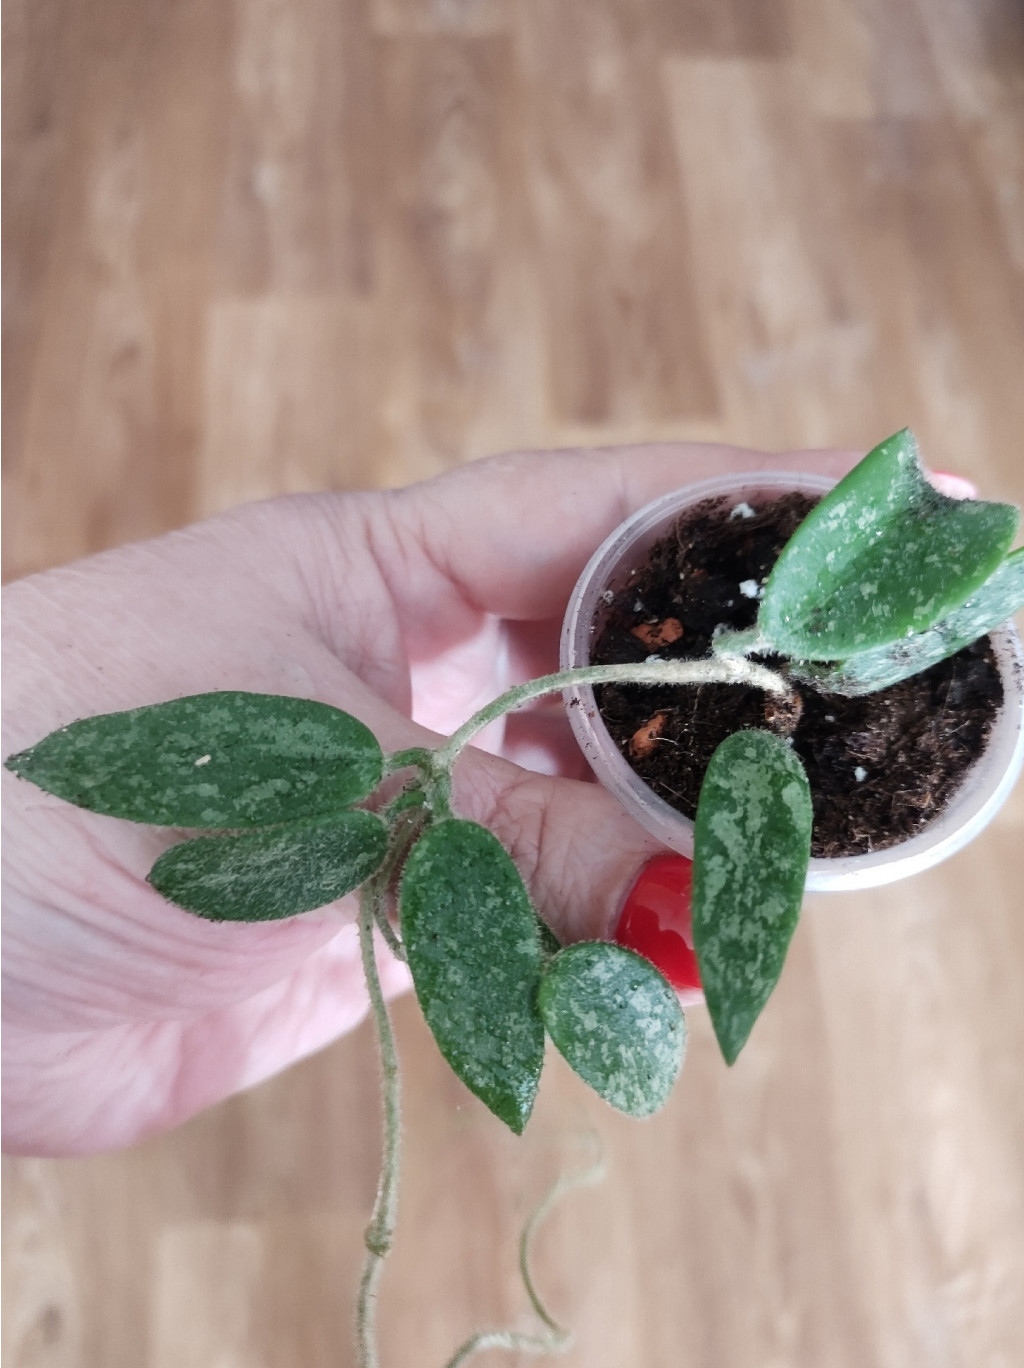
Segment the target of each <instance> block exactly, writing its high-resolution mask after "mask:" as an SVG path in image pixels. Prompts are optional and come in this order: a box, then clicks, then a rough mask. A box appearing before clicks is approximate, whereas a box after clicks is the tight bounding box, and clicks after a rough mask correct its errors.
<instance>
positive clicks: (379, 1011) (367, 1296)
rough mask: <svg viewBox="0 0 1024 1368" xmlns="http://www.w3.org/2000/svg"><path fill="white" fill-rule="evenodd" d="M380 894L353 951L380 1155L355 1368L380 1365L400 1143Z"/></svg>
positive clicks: (365, 900)
mask: <svg viewBox="0 0 1024 1368" xmlns="http://www.w3.org/2000/svg"><path fill="white" fill-rule="evenodd" d="M384 888H385V885H383V884H382V883H381V882H380V879H379V878H374V879H371V880H370V881H369V882H368V883H367V884H365V885H364V886H363V890H362V893H361V895H360V902H359V948H360V950H361V952H362V958H363V973H364V974H365V975H366V986H367V989H368V990H369V994H370V1012H371V1014H372V1016H373V1020H374V1024H375V1026H376V1028H377V1042H378V1045H379V1048H380V1065H381V1076H382V1086H381V1095H382V1100H383V1104H384V1147H383V1149H384V1152H383V1158H382V1161H381V1171H380V1180H379V1182H378V1184H377V1197H376V1200H375V1201H374V1204H373V1214H372V1216H371V1218H370V1224H369V1225H368V1226H367V1228H366V1235H365V1241H366V1262H365V1263H364V1265H363V1276H362V1280H361V1282H360V1284H359V1298H358V1301H357V1303H356V1337H357V1341H358V1347H359V1368H378V1365H379V1363H380V1358H379V1355H378V1352H377V1292H378V1284H379V1282H380V1275H381V1273H382V1271H383V1268H384V1260H385V1258H386V1257H387V1254H388V1251H389V1250H390V1248H391V1242H392V1240H393V1239H394V1235H395V1222H396V1220H397V1216H398V1173H399V1163H400V1152H401V1139H402V1134H401V1132H402V1118H401V1094H400V1080H399V1072H398V1053H397V1051H396V1049H395V1037H394V1032H393V1031H392V1029H391V1018H390V1016H389V1015H388V1009H387V1004H386V1003H385V1001H384V992H383V989H382V988H381V986H380V975H379V974H378V972H377V959H376V956H375V955H374V948H373V928H374V925H375V923H376V921H377V908H378V905H379V904H381V902H382V900H383V896H384Z"/></svg>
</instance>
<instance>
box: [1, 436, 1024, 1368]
mask: <svg viewBox="0 0 1024 1368" xmlns="http://www.w3.org/2000/svg"><path fill="white" fill-rule="evenodd" d="M1018 517H1019V513H1018V510H1017V509H1015V508H1013V507H1011V506H1009V505H1006V504H1000V503H987V502H981V501H977V500H954V499H950V498H947V497H945V496H943V495H942V494H940V493H938V492H937V491H936V490H935V489H933V488H932V486H931V485H930V484H929V482H928V480H927V479H926V477H925V474H924V471H923V469H922V467H921V464H920V461H919V459H918V456H917V450H916V445H915V443H914V440H913V437H912V436H911V434H910V433H909V432H907V431H904V432H901V433H898V434H896V435H895V436H894V437H892V438H890V439H889V440H888V441H886V442H883V443H882V444H881V445H880V446H878V447H876V448H875V449H874V450H873V451H872V452H870V453H869V455H868V456H866V457H865V458H864V460H863V461H861V463H860V464H859V465H858V466H857V467H856V468H855V469H854V470H853V471H851V473H850V474H849V475H847V476H846V478H845V479H843V480H842V481H841V482H840V483H839V484H838V485H837V486H836V487H835V488H834V489H833V490H832V491H831V492H830V493H829V494H828V495H827V496H826V497H825V498H823V499H822V500H821V502H820V503H819V504H818V505H817V506H816V507H815V508H814V509H813V510H812V512H811V513H810V514H809V515H808V517H807V518H806V519H805V521H804V522H803V523H802V524H801V525H800V527H799V528H798V529H797V531H796V532H795V534H794V535H793V537H792V538H791V539H790V541H789V542H788V543H787V545H786V546H785V547H784V549H783V551H782V553H781V555H780V556H779V558H778V561H777V563H776V564H775V567H774V569H773V570H772V572H771V575H770V576H769V578H768V580H767V583H766V585H765V587H764V593H763V597H762V598H761V601H760V606H759V611H758V616H757V621H756V624H755V626H754V627H753V628H752V629H750V630H747V631H743V632H735V631H724V630H723V631H721V632H720V633H719V634H718V635H717V637H716V640H715V644H714V648H713V651H712V654H711V655H710V656H709V657H708V658H707V659H704V660H697V661H685V660H684V661H678V660H677V661H664V660H651V661H647V662H642V663H634V664H624V665H601V666H588V667H584V668H582V669H578V670H572V671H565V672H561V673H558V674H553V675H548V676H545V677H543V678H541V679H536V680H533V681H531V682H530V683H527V684H524V685H520V686H518V687H516V688H514V689H511V690H509V692H507V693H506V694H503V695H502V696H501V697H500V698H498V699H496V700H495V701H494V702H493V703H491V704H490V705H489V706H487V707H486V708H484V709H482V710H481V711H480V712H478V713H477V714H476V715H475V716H473V717H472V718H470V719H469V720H468V721H467V722H466V723H465V724H464V725H463V726H462V727H461V728H460V729H459V730H458V731H457V732H455V734H454V735H453V736H451V737H450V738H449V739H448V740H447V741H445V742H444V743H443V744H442V745H441V746H440V747H439V748H438V749H436V750H426V749H416V750H405V751H400V752H397V753H395V754H390V755H385V754H384V753H383V752H382V750H381V747H380V745H379V744H378V742H377V740H376V739H375V737H374V736H373V735H372V734H371V732H370V731H369V730H368V729H367V728H366V727H365V726H364V725H363V724H362V723H361V722H360V721H359V720H358V719H356V718H355V717H352V716H350V715H348V714H347V713H344V712H341V711H339V710H338V709H336V708H333V707H330V706H328V705H327V704H325V703H319V702H313V701H309V700H304V699H297V698H290V697H277V696H272V695H264V694H253V693H242V692H228V691H224V692H217V693H207V694H198V695H195V696H192V697H188V698H179V699H174V700H172V701H170V702H164V703H156V704H154V705H152V706H149V707H143V708H137V709H133V710H132V711H129V712H122V713H113V714H109V715H105V716H100V717H92V718H87V719H85V720H82V721H77V722H73V723H71V724H70V725H69V726H66V727H63V728H61V729H60V730H59V731H56V732H53V733H52V734H51V735H49V736H47V737H45V738H44V739H42V740H41V741H39V742H38V743H37V744H36V745H35V746H32V747H31V748H30V749H28V750H25V751H22V752H21V753H19V754H17V755H12V756H10V757H9V758H8V759H7V761H6V762H5V763H6V765H7V767H8V768H9V769H11V770H13V771H14V773H15V774H17V775H19V776H20V777H21V778H23V779H26V780H29V781H31V782H32V783H34V784H36V785H38V786H39V787H40V788H42V789H45V790H46V791H47V792H49V793H52V794H55V795H57V796H58V797H60V798H63V799H66V800H67V801H69V802H72V803H76V804H78V805H79V806H81V807H83V808H87V809H89V810H91V811H93V812H97V813H103V814H105V815H107V816H110V817H116V818H121V819H125V820H128V821H133V822H144V823H149V824H152V825H156V826H162V827H173V828H186V829H188V830H189V831H191V832H193V833H201V834H193V835H190V836H189V837H188V838H187V839H185V840H183V841H182V842H180V843H179V844H177V845H175V846H172V847H171V848H170V849H169V850H167V851H166V852H165V853H164V854H163V855H161V856H160V858H159V859H158V860H157V862H156V864H155V865H154V866H153V868H152V870H151V872H150V874H149V881H150V883H151V884H152V885H153V887H154V888H155V889H156V890H157V891H158V892H159V893H161V894H162V895H163V896H164V897H165V898H166V899H167V900H168V901H169V902H171V903H174V904H175V905H176V906H178V907H180V908H184V909H186V910H187V911H188V912H190V913H193V914H194V915H196V916H199V917H204V918H207V919H210V920H213V921H269V920H275V919H280V918H285V917H294V916H298V915H299V914H301V913H304V912H308V911H312V910H314V909H316V908H319V907H322V906H324V905H325V904H327V903H330V902H333V901H334V900H335V899H337V898H341V897H343V896H344V895H345V894H348V893H351V892H353V891H354V890H356V889H358V890H359V891H360V912H359V935H360V944H361V948H362V960H363V967H364V970H365V974H366V980H367V984H368V988H369V994H370V1000H371V1005H372V1011H373V1017H374V1020H375V1022H376V1026H377V1030H378V1035H379V1044H380V1051H381V1059H382V1066H383V1067H382V1072H383V1077H384V1112H385V1154H384V1163H383V1168H382V1174H381V1181H380V1186H379V1189H378V1194H377V1200H376V1204H375V1208H374V1213H373V1217H372V1221H371V1224H370V1226H369V1229H368V1231H367V1235H366V1245H367V1261H366V1265H365V1270H364V1275H363V1280H362V1284H361V1288H360V1293H359V1303H358V1327H359V1329H358V1333H359V1342H360V1354H361V1360H360V1361H361V1363H362V1364H364V1365H371V1364H374V1363H376V1361H377V1358H376V1347H375V1346H376V1341H375V1330H374V1315H375V1305H376V1289H377V1282H378V1278H379V1275H380V1270H381V1266H382V1261H383V1259H384V1257H385V1255H386V1253H387V1251H388V1248H389V1246H390V1243H391V1240H392V1235H393V1231H394V1225H395V1212H396V1198H397V1183H398V1152H399V1139H400V1125H399V1087H398V1065H397V1059H396V1055H395V1045H394V1039H393V1035H392V1032H391V1027H390V1023H389V1020H388V1014H387V1011H386V1008H385V1004H384V999H383V994H382V991H381V986H380V981H379V978H378V973H377V967H376V962H375V958H374V930H375V928H376V930H377V931H379V933H380V934H381V935H382V936H383V938H384V940H385V941H386V942H387V944H388V946H389V947H390V949H391V951H392V952H393V953H394V954H395V955H397V956H398V957H399V958H400V959H402V960H404V961H405V962H407V964H408V966H409V969H410V972H411V976H412V981H413V985H414V988H415V992H416V996H417V998H418V1001H419V1003H420V1006H421V1008H422V1011H423V1014H424V1017H425V1019H426V1021H427V1024H428V1025H429V1027H430V1030H431V1031H432V1033H433V1035H434V1038H435V1040H436V1041H437V1044H438V1047H439V1049H440V1050H441V1053H442V1054H443V1055H444V1057H445V1059H446V1060H447V1061H448V1063H449V1064H450V1065H451V1067H452V1069H453V1070H454V1071H455V1073H456V1074H457V1075H458V1077H459V1078H460V1079H461V1080H462V1081H463V1082H464V1083H465V1084H466V1086H467V1087H468V1088H469V1089H470V1090H471V1091H472V1092H473V1093H475V1094H476V1096H477V1097H478V1098H479V1099H480V1100H481V1101H482V1102H483V1103H484V1105H485V1106H486V1107H488V1108H489V1109H490V1110H491V1111H492V1112H493V1113H494V1114H495V1116H497V1117H498V1118H499V1119H500V1120H501V1121H503V1122H504V1123H505V1124H506V1125H507V1126H509V1127H510V1128H511V1129H512V1130H513V1131H514V1132H516V1133H517V1134H519V1133H521V1132H522V1130H523V1128H524V1127H525V1125H526V1123H527V1121H528V1119H529V1117H530V1113H531V1109H532V1107H533V1104H534V1099H535V1097H536V1094H537V1089H538V1085H539V1082H540V1075H541V1068H542V1065H543V1062H544V1052H545V1037H546V1036H547V1037H550V1039H551V1040H552V1041H553V1043H554V1045H555V1046H556V1048H557V1049H558V1050H559V1051H560V1052H561V1053H562V1055H563V1056H564V1057H565V1059H566V1060H567V1061H568V1063H569V1064H570V1065H571V1067H572V1068H573V1069H574V1070H575V1071H576V1072H577V1073H578V1074H579V1075H580V1076H581V1077H582V1078H583V1079H584V1080H585V1081H586V1082H587V1083H588V1084H589V1085H590V1087H591V1088H593V1089H594V1090H595V1091H596V1092H597V1093H598V1094H599V1095H600V1096H601V1097H602V1098H604V1099H605V1101H606V1102H608V1103H610V1104H611V1105H612V1106H613V1107H615V1108H617V1109H618V1110H620V1111H622V1112H625V1113H626V1114H628V1115H630V1116H634V1117H644V1116H648V1115H650V1114H652V1113H653V1112H655V1111H657V1110H658V1109H659V1108H660V1107H661V1106H662V1105H663V1103H664V1102H665V1100H666V1099H667V1097H668V1095H669V1093H670V1091H671V1089H672V1086H673V1083H674V1081H675V1079H676V1076H677V1075H678V1072H679V1069H680V1067H681V1064H682V1060H683V1054H684V1047H685V1041H686V1027H685V1022H684V1018H683V1014H682V1011H681V1009H680V1006H679V1002H678V999H677V997H676V994H675V992H674V991H673V989H672V988H671V986H670V985H669V984H668V982H667V981H666V979H665V978H664V977H663V976H662V975H661V973H660V972H659V971H658V969H657V968H655V967H654V965H652V964H651V963H650V962H649V961H648V960H646V959H645V958H643V957H641V956H640V955H638V954H636V953H634V952H633V951H631V950H628V949H626V948H624V947H622V946H619V945H615V944H611V943H606V942H583V943H578V944H574V945H568V946H562V945H560V944H559V943H558V941H557V940H556V939H555V937H554V935H553V934H552V932H551V931H550V929H549V928H548V927H547V926H546V925H545V924H544V923H543V922H542V921H541V920H540V918H539V917H538V915H537V913H536V912H535V910H534V908H533V906H532V905H531V902H530V898H529V895H528V893H527V890H526V887H525V885H524V883H523V880H522V878H521V876H520V874H519V872H518V870H517V868H516V866H515V864H514V862H513V860H512V858H511V856H510V855H509V854H508V852H507V851H506V850H504V848H503V847H502V846H501V844H500V842H499V841H498V840H497V838H496V837H495V836H494V835H493V834H492V833H491V832H490V831H488V830H487V829H485V828H484V827H482V826H480V825H478V824H477V823H475V822H471V821H467V820H465V819H464V818H462V817H460V816H459V815H458V813H457V811H454V810H453V807H452V772H453V768H454V766H455V765H456V764H457V762H458V759H459V756H460V754H461V753H462V751H463V749H464V748H465V747H466V745H467V744H469V742H470V741H471V740H472V739H473V737H474V736H476V734H477V733H478V732H479V731H480V730H481V729H482V728H484V727H485V726H487V725H488V723H490V722H492V721H493V720H495V719H496V718H498V717H501V716H502V715H503V714H505V713H507V712H509V711H510V710H512V709H514V708H517V707H520V706H522V705H523V704H524V703H526V702H528V701H529V700H531V699H533V698H536V697H538V696H540V695H542V694H545V693H551V692H556V691H559V690H562V689H565V688H568V687H570V686H573V685H580V684H601V683H611V682H619V683H630V684H636V685H644V684H647V685H653V684H658V685H662V686H664V685H673V686H674V685H678V686H680V687H685V686H690V685H695V684H708V683H742V684H746V685H748V686H751V687H755V688H760V689H763V690H765V691H767V692H770V693H774V694H777V695H781V696H783V697H786V696H788V695H790V694H791V692H792V689H793V681H794V680H796V681H800V682H801V683H803V684H805V685H807V684H809V685H811V686H812V687H814V688H816V689H819V690H823V691H833V692H836V693H841V694H858V693H868V692H871V691H874V690H877V689H881V688H885V687H887V686H888V685H891V684H894V683H897V682H899V681H900V680H901V679H903V678H906V677H908V676H910V675H913V674H915V673H917V672H919V671H920V670H923V669H925V668H927V667H928V666H930V665H932V664H935V663H936V662H938V661H940V660H942V659H944V658H945V657H946V656H949V655H952V654H953V653H954V652H956V651H958V650H959V649H960V648H961V647H963V646H965V645H968V644H969V643H970V642H972V641H974V640H975V639H976V638H978V637H979V636H981V635H983V634H984V633H985V632H987V631H989V630H990V629H991V628H993V627H995V626H997V625H999V624H1000V623H1002V622H1004V621H1005V620H1006V619H1007V618H1008V617H1009V616H1010V615H1011V614H1012V613H1013V612H1014V611H1015V610H1016V609H1017V608H1019V607H1020V606H1021V605H1024V550H1017V551H1011V550H1010V546H1011V543H1012V541H1013V538H1014V535H1015V532H1016V528H1017V523H1018ZM811 822H812V811H811V799H810V792H809V787H808V781H807V777H806V775H805V773H804V770H803V767H802V765H801V762H800V760H799V759H798V757H797V756H796V755H795V754H794V752H793V751H792V750H791V749H790V748H789V747H788V746H787V745H786V744H785V742H784V741H783V740H782V739H780V738H779V737H777V736H775V735H774V734H772V733H770V732H762V731H741V732H737V733H736V734H734V735H733V736H731V737H729V738H728V739H727V740H726V741H725V742H724V743H723V744H722V745H721V746H720V747H719V749H718V751H717V752H716V753H715V755H714V757H713V759H712V761H711V764H710V766H709V768H708V770H707V773H706V776H705V778H704V781H703V787H702V789H701V794H700V801H699V805H698V809H697V816H696V822H695V833H694V871H693V930H694V942H695V949H696V954H697V959H698V963H699V967H700V974H701V980H702V986H703V989H704V993H705V996H706V1000H707V1005H708V1010H709V1013H710V1016H711V1020H712V1023H713V1025H714V1029H715V1032H716V1034H717V1037H718V1041H719V1044H720V1046H721V1049H722V1052H723V1054H724V1056H725V1058H726V1060H727V1061H728V1062H729V1063H732V1062H733V1061H734V1060H735V1059H736V1057H737V1055H738V1054H739V1052H740V1050H741V1049H742V1047H743V1045H744V1043H745V1042H746V1040H747V1038H748V1036H749V1034H750V1031H751V1029H752V1027H753V1025H754V1023H755V1021H756V1020H757V1017H758V1015H759V1014H760V1012H761V1010H762V1008H763V1007H764V1004H765V1002H766V1001H767V999H768V997H769V995H770V993H771V991H772V989H773V988H774V986H775V984H776V982H777V980H778V977H779V974H780V972H781V970H782V965H783V961H784V959H785V956H786V951H787V948H788V945H789V942H790V939H791V937H792V934H793V930H794V928H795V925H796V922H797V918H798V915H799V911H800V905H801V900H802V895H803V890H804V883H805V878H806V872H807V864H808V860H809V858H810V841H811ZM531 1229H532V1227H528V1229H527V1231H526V1233H525V1234H524V1237H523V1246H522V1257H521V1266H522V1270H523V1276H524V1279H525V1281H526V1286H527V1290H528V1293H529V1295H530V1298H531V1301H532V1303H533V1306H534V1308H535V1310H536V1311H537V1313H538V1315H539V1316H540V1318H541V1320H542V1321H543V1323H544V1327H545V1328H544V1333H543V1334H541V1335H539V1336H537V1337H529V1336H521V1335H516V1334H513V1333H512V1332H502V1333H501V1334H491V1335H487V1334H484V1335H478V1336H475V1337H474V1338H473V1339H472V1340H471V1341H468V1342H467V1344H466V1345H464V1346H462V1348H461V1349H460V1350H459V1351H457V1353H456V1354H455V1355H454V1356H453V1358H452V1359H451V1360H450V1363H451V1364H455V1363H461V1362H463V1361H464V1360H465V1359H466V1358H468V1357H469V1355H470V1354H471V1353H473V1352H475V1351H476V1350H478V1349H483V1348H488V1347H495V1346H498V1345H504V1346H505V1347H509V1348H515V1347H519V1348H523V1349H531V1348H532V1349H538V1348H557V1347H559V1346H560V1345H562V1344H563V1343H564V1342H565V1332H563V1331H562V1329H561V1327H559V1326H558V1325H557V1323H556V1322H555V1321H554V1320H553V1319H552V1318H551V1317H550V1316H549V1315H548V1313H547V1312H546V1311H545V1309H544V1307H543V1306H542V1304H541V1303H540V1301H539V1298H538V1297H537V1295H536V1293H535V1291H534V1289H533V1285H532V1282H531V1280H530V1275H529V1269H528V1266H527V1253H528V1242H529V1236H530V1231H531Z"/></svg>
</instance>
